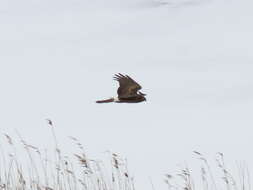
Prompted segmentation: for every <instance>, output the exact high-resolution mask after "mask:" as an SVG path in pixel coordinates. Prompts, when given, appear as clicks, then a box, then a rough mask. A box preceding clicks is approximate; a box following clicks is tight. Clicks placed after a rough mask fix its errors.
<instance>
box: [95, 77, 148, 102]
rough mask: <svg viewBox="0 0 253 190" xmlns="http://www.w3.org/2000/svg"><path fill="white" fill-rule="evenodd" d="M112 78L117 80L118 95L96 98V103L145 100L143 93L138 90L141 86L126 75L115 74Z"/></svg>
mask: <svg viewBox="0 0 253 190" xmlns="http://www.w3.org/2000/svg"><path fill="white" fill-rule="evenodd" d="M114 80H117V81H118V82H119V85H120V86H119V88H118V91H117V93H118V97H116V98H109V99H106V100H98V101H96V102H97V103H109V102H116V103H139V102H143V101H146V98H145V95H146V94H143V93H141V92H140V91H139V90H140V89H141V86H140V85H139V84H138V83H137V82H135V81H134V80H133V79H132V78H131V77H129V76H128V75H122V74H120V73H119V74H116V75H115V77H114Z"/></svg>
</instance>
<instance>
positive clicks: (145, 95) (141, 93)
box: [139, 91, 147, 96]
mask: <svg viewBox="0 0 253 190" xmlns="http://www.w3.org/2000/svg"><path fill="white" fill-rule="evenodd" d="M139 93H140V95H142V96H146V95H147V94H144V93H142V92H141V91H139Z"/></svg>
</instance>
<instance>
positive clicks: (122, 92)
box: [114, 73, 141, 98]
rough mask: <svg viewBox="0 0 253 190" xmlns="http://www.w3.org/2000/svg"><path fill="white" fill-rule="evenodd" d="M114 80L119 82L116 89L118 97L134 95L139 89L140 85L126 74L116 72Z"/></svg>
mask: <svg viewBox="0 0 253 190" xmlns="http://www.w3.org/2000/svg"><path fill="white" fill-rule="evenodd" d="M114 80H117V81H118V82H119V88H118V91H117V92H118V97H119V98H128V97H133V96H136V95H137V91H138V90H140V89H141V86H140V85H139V84H138V83H137V82H135V81H134V80H133V79H132V78H131V77H129V76H128V75H122V74H121V73H119V74H116V75H115V76H114Z"/></svg>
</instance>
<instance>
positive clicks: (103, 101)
mask: <svg viewBox="0 0 253 190" xmlns="http://www.w3.org/2000/svg"><path fill="white" fill-rule="evenodd" d="M109 102H114V98H109V99H106V100H98V101H96V103H109Z"/></svg>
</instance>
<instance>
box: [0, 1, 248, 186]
mask: <svg viewBox="0 0 253 190" xmlns="http://www.w3.org/2000/svg"><path fill="white" fill-rule="evenodd" d="M252 6H253V2H252V1H251V0H171V1H170V0H107V1H103V0H61V1H60V0H22V1H19V0H12V1H10V0H1V1H0V27H1V28H0V88H1V92H0V133H8V134H11V135H14V136H15V132H14V130H15V129H16V130H18V131H19V132H20V133H21V134H22V136H23V137H24V138H25V139H27V141H29V142H31V143H32V144H34V145H36V146H40V147H50V146H51V144H52V140H51V135H50V131H49V129H48V127H47V124H46V121H45V119H46V118H50V119H52V120H53V122H54V123H55V126H56V131H57V135H58V138H59V139H60V141H61V145H62V146H65V148H64V149H65V150H66V151H69V152H71V151H72V150H71V147H72V145H70V143H69V141H68V138H67V137H68V136H70V135H71V136H75V137H77V138H78V139H80V140H81V142H82V143H83V144H84V146H85V148H86V150H87V151H88V152H89V153H90V154H91V155H92V156H95V157H97V158H100V157H101V155H103V154H104V151H106V150H111V151H113V152H117V153H120V154H121V155H123V156H125V157H127V158H128V162H129V168H130V171H131V173H132V174H134V176H135V181H136V185H137V187H140V188H141V189H144V188H146V189H151V185H150V183H149V177H151V178H152V180H153V183H154V185H155V186H156V188H157V189H158V187H159V189H160V185H161V186H162V184H163V174H164V173H167V172H170V171H172V170H174V169H175V168H176V167H177V164H179V163H184V162H187V163H188V165H189V166H192V165H193V166H194V165H197V164H198V161H196V160H195V157H194V155H193V154H192V151H193V150H197V151H200V152H202V153H204V154H206V155H207V157H208V158H210V159H213V158H214V156H215V154H216V152H218V151H220V152H223V153H224V154H225V156H226V159H227V160H228V163H229V164H230V166H232V167H233V166H235V162H236V161H237V160H243V161H244V160H245V161H246V162H248V164H249V167H250V168H251V171H252V169H253V166H252V163H250V162H251V161H252V159H253V153H252V150H251V145H252V143H253V130H252V128H253V115H252V113H253V75H252V72H253V53H252V52H253V35H252V34H253V25H252V19H253V11H252ZM118 72H121V73H123V74H128V75H130V76H131V77H132V78H134V79H135V80H136V81H138V82H139V83H140V84H141V85H142V86H143V90H142V91H143V92H144V93H147V94H148V95H147V100H148V101H147V102H145V103H140V104H96V103H95V101H96V100H98V99H103V98H109V97H111V96H115V95H116V90H117V87H118V84H117V83H116V82H115V81H113V80H112V77H113V74H115V73H118ZM161 188H164V187H161ZM165 188H166V186H165Z"/></svg>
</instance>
